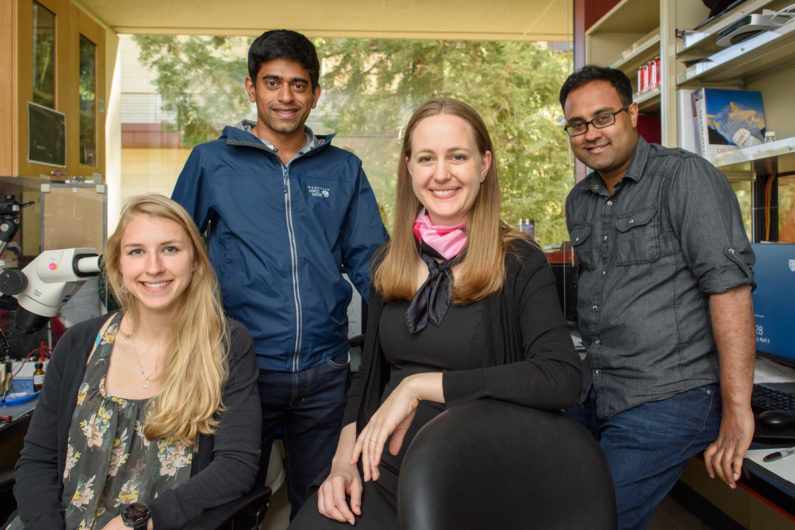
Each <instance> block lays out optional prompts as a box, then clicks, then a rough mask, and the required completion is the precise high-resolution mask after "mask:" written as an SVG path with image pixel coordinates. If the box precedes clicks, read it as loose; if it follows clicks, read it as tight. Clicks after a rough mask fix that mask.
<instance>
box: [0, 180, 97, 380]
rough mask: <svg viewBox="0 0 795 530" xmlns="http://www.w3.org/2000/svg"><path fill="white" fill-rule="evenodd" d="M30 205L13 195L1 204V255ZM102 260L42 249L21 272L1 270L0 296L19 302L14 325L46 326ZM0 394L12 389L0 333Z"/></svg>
mask: <svg viewBox="0 0 795 530" xmlns="http://www.w3.org/2000/svg"><path fill="white" fill-rule="evenodd" d="M30 204H32V202H30V203H26V204H19V203H18V202H16V200H15V199H14V197H13V196H6V197H5V198H4V200H2V201H0V253H2V251H3V250H4V249H5V247H6V245H7V244H8V242H9V241H10V240H11V238H13V237H14V233H15V232H16V230H17V228H18V227H19V211H20V210H21V209H22V208H24V207H25V206H28V205H30ZM101 260H102V257H101V256H99V255H98V254H97V251H96V250H95V249H93V248H69V249H61V250H45V251H44V252H42V253H41V254H39V255H38V256H36V258H35V259H34V260H33V261H31V262H30V263H29V264H28V265H27V266H26V267H25V268H24V269H21V270H20V269H18V268H5V267H4V266H3V267H2V270H0V294H2V295H3V296H13V297H14V298H16V299H17V301H18V302H19V309H17V311H16V316H15V318H14V323H13V325H14V326H15V327H16V328H18V329H20V330H22V331H24V332H26V333H31V334H32V333H35V332H37V331H38V330H40V329H42V328H43V327H44V326H46V325H47V322H48V321H49V319H51V318H52V317H55V316H57V315H58V313H59V312H60V310H61V308H62V307H63V306H64V304H66V302H68V301H69V299H70V298H71V297H72V296H73V295H74V294H75V293H76V292H77V290H78V289H80V287H81V286H82V285H83V283H85V281H86V280H87V279H88V278H90V277H92V276H96V275H98V274H99V273H100V270H101ZM0 348H2V350H3V351H2V353H3V359H4V360H3V361H2V362H0V394H3V393H5V392H6V391H8V389H9V388H10V387H11V384H12V380H11V366H12V363H11V362H9V361H8V358H9V353H10V351H9V350H10V348H9V347H8V343H7V341H6V337H5V335H4V334H3V333H2V330H0Z"/></svg>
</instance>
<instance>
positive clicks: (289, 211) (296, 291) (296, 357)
mask: <svg viewBox="0 0 795 530" xmlns="http://www.w3.org/2000/svg"><path fill="white" fill-rule="evenodd" d="M288 165H289V164H288ZM282 182H283V184H284V215H285V222H286V225H287V239H288V241H289V243H290V263H291V266H292V279H293V304H294V306H295V346H294V351H293V364H292V371H293V372H297V371H298V367H299V366H300V360H301V337H302V336H303V315H302V312H301V290H300V286H299V283H298V250H297V247H296V243H295V228H294V227H293V207H292V199H291V196H290V175H289V170H288V168H287V167H286V166H285V165H284V164H282Z"/></svg>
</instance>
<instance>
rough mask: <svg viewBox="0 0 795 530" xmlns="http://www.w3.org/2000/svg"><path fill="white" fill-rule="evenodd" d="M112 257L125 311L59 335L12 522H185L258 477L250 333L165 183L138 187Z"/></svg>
mask: <svg viewBox="0 0 795 530" xmlns="http://www.w3.org/2000/svg"><path fill="white" fill-rule="evenodd" d="M104 259H105V267H106V270H107V273H108V280H109V283H110V285H111V287H112V289H113V292H114V295H115V296H116V298H117V300H118V301H119V303H120V305H121V307H122V311H120V312H117V313H113V314H111V315H109V316H106V317H101V318H98V319H94V320H91V321H88V322H84V323H81V324H77V325H76V326H74V327H73V328H72V329H70V330H69V331H68V332H67V333H66V335H64V337H63V338H62V339H61V340H60V341H59V343H58V345H57V346H56V348H55V352H54V354H53V358H52V360H51V361H50V363H49V367H48V370H47V375H46V379H45V382H44V388H43V390H42V393H41V395H40V398H39V403H38V404H37V406H36V410H35V412H34V414H33V418H32V419H31V424H30V429H29V431H28V434H27V435H26V437H25V445H24V448H23V449H22V453H21V456H20V458H19V461H18V462H17V466H16V471H15V482H16V483H15V486H14V495H15V496H16V499H17V504H18V507H19V509H18V516H16V517H12V519H11V520H10V525H9V528H12V529H17V528H35V529H40V528H47V529H50V528H67V529H71V528H82V527H91V528H105V529H122V528H125V527H134V528H149V529H152V528H156V529H157V530H162V529H169V528H182V527H184V526H185V524H187V523H188V522H190V521H191V520H193V519H194V518H196V517H197V516H198V515H199V514H200V513H201V512H202V511H203V510H206V509H208V508H211V507H214V506H217V505H220V504H223V503H224V502H228V501H230V500H233V499H235V498H237V497H239V496H241V495H242V494H244V493H246V492H247V491H248V490H249V489H250V488H251V486H252V485H253V483H254V478H255V476H256V473H257V462H258V458H259V437H260V427H259V425H260V405H259V397H258V393H257V385H256V378H257V367H256V361H255V359H254V349H253V343H252V340H251V337H250V335H249V334H248V332H247V331H246V329H245V328H244V327H243V326H242V325H240V324H239V323H237V322H234V321H227V320H226V318H225V317H224V315H223V311H222V309H221V305H220V299H219V296H218V287H217V282H216V279H215V276H214V273H213V271H212V268H211V266H210V263H209V261H208V259H207V254H206V252H205V250H204V245H203V242H202V240H201V236H200V235H199V233H198V230H197V229H196V227H195V225H194V224H193V221H192V220H191V219H190V217H189V216H188V214H187V213H186V212H185V210H184V209H183V208H182V207H181V206H179V205H178V204H177V203H175V202H173V201H171V200H170V199H167V198H166V197H163V196H161V195H143V196H138V197H134V198H133V199H131V200H130V201H129V202H128V203H127V205H126V206H125V208H124V209H123V211H122V213H121V220H120V222H119V225H118V227H117V229H116V231H115V232H114V234H113V235H112V236H111V237H110V238H109V239H108V243H107V246H106V251H105V256H104Z"/></svg>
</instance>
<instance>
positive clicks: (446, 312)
mask: <svg viewBox="0 0 795 530" xmlns="http://www.w3.org/2000/svg"><path fill="white" fill-rule="evenodd" d="M499 209H500V187H499V182H498V180H497V167H496V159H495V155H494V147H493V146H492V142H491V138H490V137H489V133H488V131H487V130H486V126H485V125H484V123H483V120H482V119H481V118H480V116H479V115H478V114H477V112H475V110H473V109H472V108H471V107H470V106H469V105H467V104H466V103H463V102H461V101H457V100H454V99H433V100H430V101H428V102H426V103H425V104H423V105H422V106H420V107H419V108H418V109H417V110H416V111H415V112H414V114H413V116H412V117H411V119H410V120H409V123H408V126H407V128H406V133H405V137H404V139H403V146H402V150H401V153H400V157H399V166H398V182H397V205H396V208H395V226H394V229H393V231H392V241H391V242H389V243H387V244H386V245H385V247H384V248H383V249H382V251H381V252H380V254H379V255H378V256H377V258H376V262H375V265H374V267H373V274H372V278H373V281H372V286H371V293H370V305H369V308H368V320H367V322H368V328H367V337H366V340H365V345H364V353H363V362H362V367H361V368H360V370H359V372H358V373H357V374H356V376H355V377H354V379H353V382H352V384H351V390H350V392H349V394H348V406H347V407H346V411H345V419H344V422H343V425H344V427H343V429H342V433H341V435H340V439H339V443H338V445H337V451H336V454H335V456H334V459H333V461H332V465H331V470H330V473H329V475H328V477H327V478H326V479H325V481H324V482H323V484H322V485H321V486H320V488H319V490H318V493H317V498H316V499H310V500H309V501H308V502H307V503H306V504H304V508H303V509H302V510H301V512H299V514H298V516H297V517H296V519H295V520H294V521H293V526H291V528H295V529H296V530H297V529H301V530H310V529H311V530H320V529H325V528H329V529H331V528H341V527H342V526H343V525H345V526H347V525H352V524H355V525H356V527H357V528H360V529H378V530H388V529H397V528H398V521H397V515H396V512H395V505H396V494H397V484H398V472H399V470H400V464H401V462H402V458H403V454H404V452H405V450H406V448H407V446H408V445H409V443H410V442H411V440H412V438H413V436H414V434H415V433H416V432H417V430H419V428H420V427H422V426H423V425H424V424H425V423H427V422H428V421H429V420H430V419H432V418H433V417H435V416H436V415H437V414H439V413H440V412H441V411H442V410H443V409H444V407H446V406H451V405H455V404H457V403H462V402H466V401H469V400H473V399H481V398H497V399H502V400H506V401H511V402H514V403H518V404H521V405H527V406H532V407H537V408H543V409H559V408H562V407H566V406H569V405H571V404H573V403H575V402H576V400H577V397H578V394H579V391H580V384H581V369H580V360H579V358H578V357H577V355H576V354H575V352H574V348H573V346H572V342H571V338H570V336H569V334H568V332H567V330H566V328H565V325H564V321H563V317H562V315H561V312H560V305H559V302H558V298H557V293H556V290H555V284H554V280H553V277H552V272H551V271H550V269H549V266H548V265H547V263H546V260H545V258H544V255H543V253H542V252H541V250H540V249H539V248H538V246H537V245H535V244H533V243H532V242H531V241H529V240H528V239H527V238H526V237H525V236H523V235H522V234H520V233H519V232H517V231H515V230H511V229H509V228H508V227H507V226H506V225H505V224H504V223H503V222H502V221H500V217H499ZM472 465H477V464H476V463H475V462H473V463H472Z"/></svg>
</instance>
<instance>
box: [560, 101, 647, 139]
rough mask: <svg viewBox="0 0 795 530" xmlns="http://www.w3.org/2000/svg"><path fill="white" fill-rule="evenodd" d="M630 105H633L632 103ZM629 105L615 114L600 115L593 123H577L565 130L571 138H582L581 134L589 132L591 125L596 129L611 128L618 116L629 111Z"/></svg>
mask: <svg viewBox="0 0 795 530" xmlns="http://www.w3.org/2000/svg"><path fill="white" fill-rule="evenodd" d="M629 105H632V103H630V104H629ZM629 105H624V106H623V107H621V108H620V109H618V110H617V111H615V112H605V113H604V114H599V115H598V116H596V117H595V118H594V119H592V120H591V121H577V122H574V123H570V124H568V125H566V126H565V127H564V128H563V130H564V131H566V134H568V135H569V136H580V135H581V134H585V133H586V132H587V131H588V126H589V125H593V126H594V128H596V129H604V128H605V127H610V126H611V125H613V124H614V123H615V122H616V114H618V113H620V112H624V111H625V110H627V109H628V108H629Z"/></svg>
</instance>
